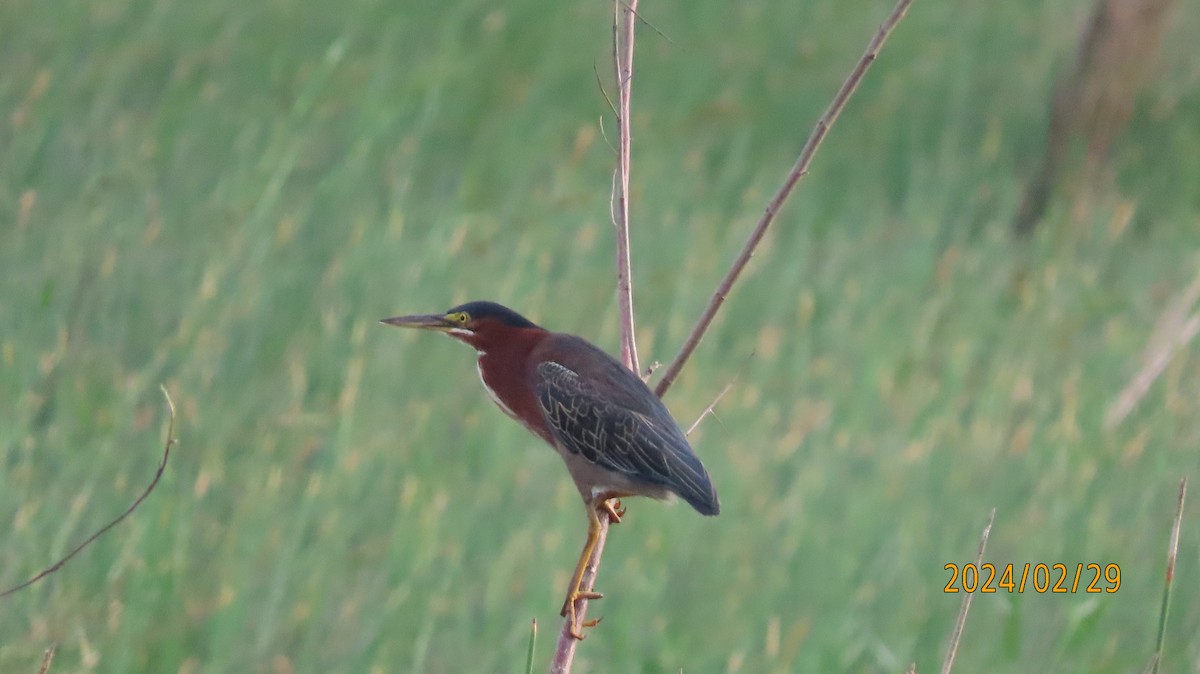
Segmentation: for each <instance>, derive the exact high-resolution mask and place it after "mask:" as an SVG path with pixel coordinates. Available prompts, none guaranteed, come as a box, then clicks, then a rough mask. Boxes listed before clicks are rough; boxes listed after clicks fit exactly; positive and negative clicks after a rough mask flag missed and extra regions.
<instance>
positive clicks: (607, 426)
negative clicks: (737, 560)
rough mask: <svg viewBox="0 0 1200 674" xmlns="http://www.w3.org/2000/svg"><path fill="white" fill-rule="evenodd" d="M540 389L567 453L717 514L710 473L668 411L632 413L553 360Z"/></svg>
mask: <svg viewBox="0 0 1200 674" xmlns="http://www.w3.org/2000/svg"><path fill="white" fill-rule="evenodd" d="M628 375H629V377H630V378H634V377H635V375H634V374H633V373H628ZM622 383H624V384H626V385H628V382H622ZM637 383H638V384H640V383H641V382H640V381H639V382H637ZM536 389H537V398H538V405H539V406H540V407H541V411H542V414H543V415H544V416H545V418H546V421H547V423H548V424H549V425H550V430H551V432H552V433H553V434H554V437H555V439H556V440H558V442H559V444H561V445H562V446H563V447H564V448H566V449H567V451H570V452H572V453H574V454H578V455H580V456H582V457H583V458H585V459H587V460H588V461H590V462H591V463H594V464H596V465H598V466H601V467H603V468H606V469H608V470H612V471H616V472H619V473H623V474H625V475H628V476H629V477H630V478H633V479H634V480H635V481H642V482H647V483H649V484H652V485H656V486H661V487H665V488H667V489H669V490H671V491H673V492H675V493H677V494H679V496H681V497H682V498H683V499H684V500H686V501H687V502H688V503H690V504H691V505H692V507H694V508H696V510H698V511H700V512H701V513H704V514H708V515H712V514H716V512H717V510H718V508H719V506H718V505H717V498H716V493H715V491H714V490H713V487H712V482H711V481H710V480H709V477H708V473H707V472H706V471H705V470H704V466H703V465H702V464H701V463H700V459H699V458H697V457H696V455H695V453H693V452H692V449H691V447H690V446H689V445H688V442H687V439H686V438H684V437H683V432H682V431H680V430H679V427H678V425H676V424H675V421H674V420H673V419H671V418H670V416H669V413H667V412H666V408H665V407H663V408H662V414H663V415H666V416H667V418H666V419H665V420H660V419H656V418H654V417H653V416H650V415H647V414H643V413H641V412H639V411H636V410H633V409H630V408H628V407H626V406H624V405H622V404H620V403H619V402H618V401H616V400H614V399H613V398H612V397H607V396H604V395H603V394H602V393H601V392H600V391H598V390H597V389H596V387H595V386H592V385H590V384H589V383H588V382H586V381H582V380H580V378H579V376H578V375H577V374H576V373H575V372H573V371H572V370H571V369H570V368H567V367H565V366H564V365H562V364H560V363H556V362H553V361H546V362H543V363H539V364H538V366H537V380H536ZM650 395H653V393H650ZM655 402H656V403H657V399H655ZM658 405H659V406H661V403H659V404H658Z"/></svg>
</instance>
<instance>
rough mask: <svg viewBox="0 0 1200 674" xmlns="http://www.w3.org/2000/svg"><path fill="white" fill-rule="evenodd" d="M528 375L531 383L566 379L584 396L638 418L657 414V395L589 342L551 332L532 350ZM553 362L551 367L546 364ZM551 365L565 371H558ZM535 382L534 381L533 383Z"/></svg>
mask: <svg viewBox="0 0 1200 674" xmlns="http://www.w3.org/2000/svg"><path fill="white" fill-rule="evenodd" d="M532 355H533V358H532V359H531V361H532V363H531V373H530V374H531V376H532V377H534V378H535V380H544V379H545V378H547V377H550V376H555V375H556V374H557V375H559V376H568V377H572V378H573V379H574V380H575V383H576V385H577V386H579V387H581V388H582V389H583V390H585V391H587V392H588V393H590V394H592V395H595V396H598V397H602V398H603V399H604V401H605V402H607V403H608V404H611V405H614V406H618V407H621V408H624V409H626V410H630V411H633V412H637V413H639V414H642V415H647V416H651V417H655V416H658V415H660V414H661V413H662V412H663V411H664V410H661V409H660V407H661V405H662V403H661V402H659V400H658V396H655V395H654V392H653V391H651V390H650V388H649V387H648V386H646V384H645V383H644V382H643V381H642V380H641V379H640V378H639V377H638V376H637V375H635V374H634V373H633V372H632V371H630V370H629V368H627V367H625V366H624V365H622V364H621V362H620V361H618V360H617V359H616V358H613V357H612V356H610V355H609V354H608V353H607V352H605V351H604V350H603V349H601V348H600V347H598V346H596V345H595V344H592V343H591V342H589V341H587V340H586V339H583V338H582V337H577V336H575V335H571V334H566V333H560V332H557V333H551V334H550V335H548V336H547V337H546V338H545V339H543V340H542V342H541V343H540V344H539V345H538V346H537V348H536V349H534V352H533V354H532ZM548 363H553V364H554V365H546V364H548ZM555 366H557V367H559V368H563V369H565V370H566V371H567V372H565V373H564V372H562V371H559V370H556V369H555ZM535 383H536V382H535Z"/></svg>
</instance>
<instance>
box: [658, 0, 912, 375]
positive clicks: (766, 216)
mask: <svg viewBox="0 0 1200 674" xmlns="http://www.w3.org/2000/svg"><path fill="white" fill-rule="evenodd" d="M911 4H912V0H899V2H897V3H896V6H895V8H894V9H892V13H891V15H889V16H888V18H887V20H886V21H884V22H883V25H882V26H880V27H879V30H878V31H876V33H875V37H873V38H872V39H871V42H870V44H868V45H867V51H866V52H865V53H863V55H862V58H860V59H859V60H858V63H856V64H855V66H854V70H852V71H850V76H849V77H847V78H846V81H845V82H843V83H842V87H841V89H838V92H837V94H836V95H835V96H834V97H833V102H831V103H830V104H829V108H828V109H827V110H826V111H825V114H823V115H821V118H820V119H819V120H817V125H816V126H815V127H813V130H812V133H811V134H809V136H808V141H806V142H805V143H804V148H803V149H801V150H800V156H799V157H798V158H797V159H796V163H795V165H794V166H792V170H791V171H790V172H788V175H787V178H786V179H784V181H783V185H782V186H780V188H779V191H778V192H776V193H775V196H774V197H772V198H771V201H770V202H768V203H767V208H766V210H765V211H764V212H763V215H762V217H761V218H760V219H759V221H758V224H757V225H755V226H754V231H752V232H751V233H750V238H749V239H747V240H746V244H745V245H744V246H742V251H741V252H740V253H738V256H737V258H736V259H735V260H734V261H733V265H732V266H730V268H729V271H728V272H726V274H725V278H723V279H721V283H720V284H719V285H717V289H716V291H715V292H713V296H712V299H710V300H709V302H708V306H707V307H705V308H704V313H702V314H700V319H699V320H698V321H696V325H695V327H693V328H692V332H691V334H689V335H688V337H687V339H686V340H685V341H684V343H683V346H682V347H681V348H680V349H679V354H678V355H677V356H675V360H673V361H671V364H670V365H668V366H667V370H666V372H664V373H663V378H662V379H661V380H660V381H659V382H658V386H657V387H655V389H654V392H655V393H657V394H658V397H660V398H661V397H662V396H664V395H666V393H667V390H668V389H670V388H671V384H673V383H675V378H676V377H678V376H679V372H680V370H682V369H683V366H684V364H686V363H687V361H688V358H690V357H691V355H692V352H693V351H695V350H696V346H697V345H699V344H700V339H701V338H702V337H704V333H705V332H706V331H707V330H708V326H709V325H711V324H712V321H713V318H714V317H715V316H716V315H717V310H718V309H720V308H721V305H722V304H724V303H725V298H726V297H727V296H728V295H729V291H730V290H731V289H732V288H733V284H734V283H736V282H737V280H738V277H739V276H741V274H742V270H743V269H745V268H746V264H747V263H749V262H750V258H751V257H753V256H754V250H755V249H756V248H758V244H759V243H760V242H761V241H762V238H763V236H764V235H765V234H766V233H767V228H769V227H770V226H771V223H772V222H774V221H775V216H776V215H777V214H778V213H779V209H780V208H781V207H782V206H783V204H784V202H786V201H787V198H788V196H789V195H791V193H792V188H794V187H795V186H796V183H798V182H799V181H800V179H801V178H803V177H804V175H805V174H806V173H808V167H809V165H810V164H811V163H812V158H813V155H815V154H816V153H817V149H818V148H820V147H821V142H822V141H823V140H825V135H826V134H827V133H829V129H830V128H831V127H832V126H833V123H834V122H835V121H837V118H838V115H839V114H841V112H842V109H843V108H845V107H846V102H847V101H848V100H850V96H851V95H853V94H854V90H855V89H856V88H858V84H859V82H861V81H862V78H863V75H866V73H867V69H868V68H870V67H871V64H872V63H874V62H875V57H876V56H878V55H879V50H880V49H881V48H882V47H883V43H884V42H886V41H887V38H888V36H889V35H891V33H892V29H894V28H895V27H896V24H898V23H900V20H901V19H903V18H904V13H905V12H907V11H908V6H909V5H911Z"/></svg>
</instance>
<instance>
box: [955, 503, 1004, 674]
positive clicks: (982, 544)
mask: <svg viewBox="0 0 1200 674" xmlns="http://www.w3.org/2000/svg"><path fill="white" fill-rule="evenodd" d="M995 521H996V509H995V508H992V514H991V516H989V517H988V523H987V526H986V527H984V528H983V535H982V536H980V537H979V553H978V554H976V555H975V568H976V569H978V568H979V567H980V566H981V565H982V564H983V551H984V550H985V549H986V548H987V542H988V536H991V535H992V524H993V523H994V522H995ZM964 592H965V590H964ZM973 596H975V593H974V592H967V593H966V594H964V595H963V601H962V606H960V607H959V609H958V618H957V619H956V620H955V621H954V632H953V633H952V634H951V636H950V647H949V648H948V649H947V650H946V660H945V661H944V662H942V674H950V668H951V667H953V666H954V656H955V655H957V654H958V643H959V642H960V641H962V634H963V628H965V627H966V626H967V612H968V611H970V610H971V598H972V597H973Z"/></svg>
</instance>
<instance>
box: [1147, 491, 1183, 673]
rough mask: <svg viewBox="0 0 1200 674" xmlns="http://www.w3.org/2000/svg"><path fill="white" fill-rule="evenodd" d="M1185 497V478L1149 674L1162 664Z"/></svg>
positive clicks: (1172, 533) (1168, 558) (1169, 548)
mask: <svg viewBox="0 0 1200 674" xmlns="http://www.w3.org/2000/svg"><path fill="white" fill-rule="evenodd" d="M1186 496H1187V478H1186V477H1185V478H1183V479H1182V480H1180V481H1179V504H1178V505H1177V506H1176V508H1175V521H1174V523H1172V524H1171V539H1170V540H1169V541H1168V542H1167V573H1166V578H1165V580H1164V581H1163V597H1162V608H1160V609H1159V611H1158V638H1157V639H1155V646H1154V658H1153V660H1152V662H1153V665H1152V666H1151V668H1150V674H1158V665H1159V663H1160V662H1162V654H1163V642H1164V641H1165V640H1166V636H1167V612H1168V611H1169V610H1170V608H1171V588H1172V586H1173V585H1174V583H1175V559H1176V558H1177V557H1178V556H1179V527H1180V525H1181V524H1182V523H1183V501H1184V498H1185V497H1186Z"/></svg>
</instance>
